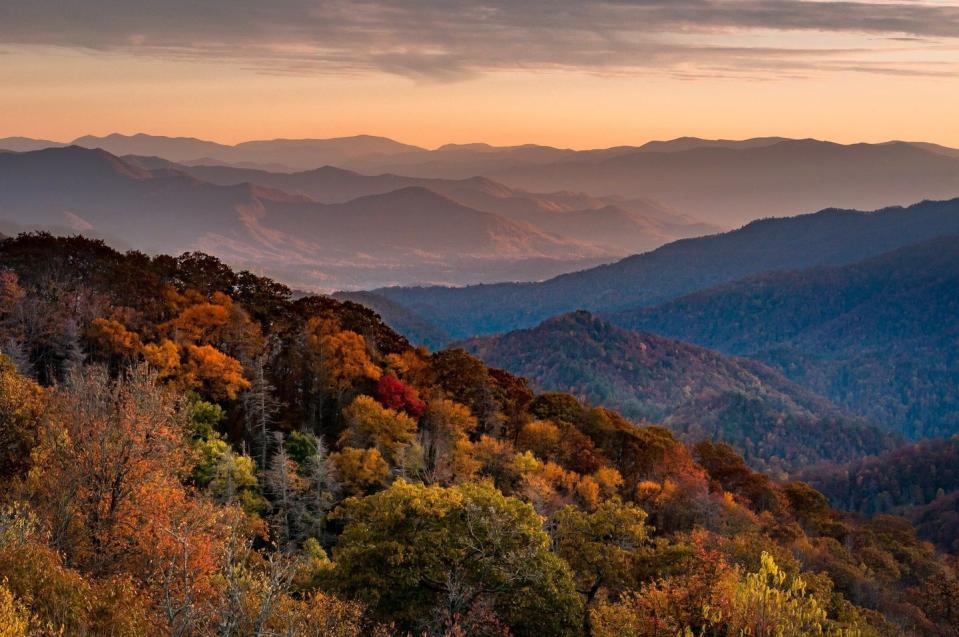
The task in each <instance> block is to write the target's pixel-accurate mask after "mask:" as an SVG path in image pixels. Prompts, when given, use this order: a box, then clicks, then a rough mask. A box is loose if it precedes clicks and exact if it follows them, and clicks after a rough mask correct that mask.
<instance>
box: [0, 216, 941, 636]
mask: <svg viewBox="0 0 959 637" xmlns="http://www.w3.org/2000/svg"><path fill="white" fill-rule="evenodd" d="M68 299H69V300H70V302H69V303H67V302H65V301H66V300H68ZM0 347H2V348H3V352H4V356H3V357H0V478H2V479H3V481H4V484H5V488H4V490H3V492H2V493H0V626H2V627H3V628H2V630H6V631H7V633H4V634H10V635H16V636H19V635H81V636H84V635H135V636H139V635H155V634H158V635H179V636H184V637H186V636H207V635H210V636H212V635H257V636H261V635H262V636H267V635H291V636H299V635H324V636H335V637H353V636H359V635H374V636H376V637H380V636H383V637H385V636H386V635H417V636H419V635H428V636H434V635H435V636H443V637H446V636H449V637H453V636H460V635H464V636H465V635H480V636H490V637H493V636H496V637H506V636H507V635H514V636H516V637H523V636H531V635H535V636H537V637H539V636H541V635H570V636H579V635H592V636H596V637H599V636H612V635H636V636H643V637H646V636H655V637H660V636H661V637H675V636H676V635H683V636H684V637H685V636H687V635H693V636H698V635H711V636H719V635H723V636H725V635H730V636H731V635H743V634H750V635H782V636H786V635H807V634H823V635H864V636H865V635H890V636H891V635H900V634H907V635H923V636H926V635H928V636H934V635H946V636H954V635H955V634H956V633H955V630H954V626H955V618H956V615H955V604H954V603H953V602H954V599H955V595H956V592H957V589H956V584H955V583H956V577H955V563H954V561H950V560H949V559H946V558H945V557H944V556H943V555H941V554H938V553H936V552H935V550H934V549H933V548H932V547H931V546H930V545H928V544H925V543H923V542H920V541H918V540H917V539H916V537H915V533H914V530H913V529H912V527H911V526H910V525H909V524H908V523H907V522H905V521H904V520H902V519H901V518H892V517H889V516H887V517H877V518H874V519H872V520H869V521H863V520H861V519H858V518H856V517H853V516H851V515H847V514H843V513H840V512H838V511H837V510H835V509H833V508H831V507H830V506H829V504H828V501H827V500H826V499H825V497H824V496H822V495H821V494H820V493H819V492H817V491H815V490H814V489H812V488H811V487H809V486H808V485H805V484H803V483H795V482H793V483H782V482H779V481H777V480H775V479H773V478H770V477H768V476H765V475H763V474H760V473H757V472H755V471H753V470H752V469H750V468H749V467H748V466H747V465H746V464H745V463H744V462H743V460H742V458H740V457H739V456H738V455H736V454H735V453H734V452H732V450H731V449H729V448H728V447H725V446H723V445H715V444H709V443H707V444H701V445H698V446H695V447H692V448H691V447H688V446H687V445H685V444H684V443H682V442H680V441H678V440H677V439H676V438H675V437H674V436H673V434H672V433H671V432H670V431H669V430H668V429H666V428H663V427H660V426H655V425H649V424H642V425H638V424H636V423H633V422H630V421H628V420H626V419H625V418H623V417H622V416H621V415H620V414H618V413H616V412H613V411H610V410H607V409H602V408H596V407H592V406H590V405H587V404H584V403H582V402H581V401H579V400H577V399H575V398H574V397H572V396H569V395H566V394H557V393H548V394H536V393H535V392H533V391H532V390H531V389H530V388H529V386H528V385H527V383H526V382H525V381H524V380H523V379H521V378H518V377H515V376H512V375H510V374H508V373H506V372H503V371H501V370H494V369H489V368H487V367H486V366H485V365H483V364H482V363H481V362H480V361H478V360H477V359H475V358H473V357H471V356H469V355H468V354H466V353H465V352H463V351H461V350H446V351H442V352H435V353H430V352H428V351H425V350H422V349H416V348H413V347H411V346H410V344H409V343H408V342H406V341H405V339H403V338H402V337H401V336H399V335H397V334H396V333H394V332H393V331H392V330H390V329H389V328H388V327H386V326H385V325H383V324H382V322H381V321H380V320H379V318H378V317H377V316H376V315H375V314H373V313H372V312H370V311H369V310H366V309H365V308H362V307H360V306H358V305H355V304H352V303H340V302H337V301H335V300H332V299H329V298H325V297H304V298H299V299H294V298H293V295H292V294H291V293H290V291H289V290H287V289H286V288H284V287H283V286H281V285H279V284H277V283H275V282H273V281H270V280H268V279H263V278H261V277H257V276H255V275H253V274H250V273H247V272H241V273H235V272H233V271H231V270H230V269H229V268H227V267H226V266H224V265H223V264H222V263H220V262H219V261H217V260H216V259H213V258H212V257H208V256H206V255H200V254H187V255H183V256H181V257H168V256H159V257H148V256H146V255H143V254H138V253H128V254H119V253H116V252H114V251H112V250H110V249H109V248H107V247H106V246H105V245H103V244H102V243H99V242H95V241H88V240H85V239H81V238H72V239H54V238H52V237H49V236H45V235H25V236H22V237H20V238H17V239H7V240H4V241H2V242H0Z"/></svg>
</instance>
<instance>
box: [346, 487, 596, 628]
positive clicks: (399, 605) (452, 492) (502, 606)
mask: <svg viewBox="0 0 959 637" xmlns="http://www.w3.org/2000/svg"><path fill="white" fill-rule="evenodd" d="M334 515H335V516H336V517H338V518H340V519H342V520H344V521H345V522H346V526H345V528H344V530H343V534H342V535H341V536H340V540H339V542H338V543H337V545H336V549H335V552H334V562H335V564H336V573H335V577H334V581H335V582H336V583H337V585H338V586H339V587H341V589H342V590H343V592H345V593H347V594H348V595H349V596H351V597H356V598H359V599H361V600H363V601H365V602H367V603H368V604H369V605H370V606H371V608H372V609H374V610H375V611H376V612H377V613H378V614H379V615H380V616H382V617H384V618H389V619H393V620H395V621H397V622H398V623H399V624H400V625H401V626H402V627H403V628H405V629H407V630H414V629H415V630H421V629H423V628H427V629H428V630H429V629H436V628H438V627H442V626H447V625H452V624H453V623H455V621H456V618H457V617H459V616H462V615H465V614H468V613H469V612H470V611H471V610H472V609H474V608H475V607H477V606H478V605H481V604H488V605H489V607H490V608H491V609H492V611H493V613H495V615H496V617H498V618H499V619H501V620H502V621H504V622H506V623H507V624H508V625H509V626H510V628H511V630H512V631H513V632H514V633H515V634H516V635H531V634H538V635H542V634H549V635H566V634H575V633H576V632H577V630H578V625H577V624H578V617H579V612H580V602H579V598H578V595H577V594H576V591H575V588H574V585H573V581H572V576H571V573H570V571H569V567H568V566H567V565H566V564H565V563H564V562H563V561H562V560H561V559H560V558H558V557H557V556H556V555H555V554H553V553H551V552H550V551H549V536H548V535H547V534H546V532H545V531H544V530H543V526H542V520H541V518H540V517H539V516H538V515H536V513H535V511H534V510H533V508H532V507H531V506H530V505H529V504H526V503H524V502H521V501H520V500H518V499H516V498H511V497H506V496H504V495H503V494H502V493H500V492H499V491H497V490H496V489H495V488H494V487H493V486H492V485H489V484H474V483H467V484H462V485H457V486H454V487H447V488H444V487H440V486H435V485H434V486H422V485H414V484H409V483H407V482H404V481H398V482H396V483H394V484H393V485H392V486H391V487H390V488H388V489H386V490H384V491H381V492H379V493H377V494H375V495H371V496H368V497H365V498H351V499H350V500H347V502H346V503H345V505H344V506H343V507H342V508H341V509H338V510H337V511H335V512H334ZM424 621H430V624H429V625H427V626H423V622H424Z"/></svg>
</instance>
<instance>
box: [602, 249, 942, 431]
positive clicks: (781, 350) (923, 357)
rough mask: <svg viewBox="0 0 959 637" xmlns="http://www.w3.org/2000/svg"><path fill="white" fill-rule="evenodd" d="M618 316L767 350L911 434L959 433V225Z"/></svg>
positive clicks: (857, 408) (847, 402)
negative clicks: (860, 257)
mask: <svg viewBox="0 0 959 637" xmlns="http://www.w3.org/2000/svg"><path fill="white" fill-rule="evenodd" d="M612 320H614V321H615V322H616V323H617V324H619V325H621V326H624V327H627V328H631V329H644V330H651V331H654V332H657V333H660V334H664V335H667V336H670V337H673V338H679V339H682V340H686V341H689V342H693V343H697V344H700V345H703V346H706V347H711V348H715V349H717V350H720V351H723V352H726V353H729V354H734V355H740V356H750V357H752V358H755V359H757V360H760V361H763V362H765V363H767V364H769V365H772V366H774V367H776V368H778V369H779V370H781V371H782V372H783V374H785V375H786V376H787V377H789V378H791V379H792V380H794V381H796V382H797V383H799V384H801V385H803V386H805V387H807V388H809V389H811V390H813V391H816V392H818V393H820V394H822V395H824V396H827V397H829V398H831V399H832V400H833V401H834V402H836V403H838V404H840V405H842V406H844V407H846V408H847V409H849V410H850V411H853V412H855V413H858V414H861V415H862V416H865V417H867V418H868V419H869V420H871V421H873V422H875V423H877V424H882V425H883V426H885V427H886V428H888V429H890V430H894V431H898V432H901V433H903V434H905V435H907V436H910V437H915V438H922V437H935V436H949V435H952V434H955V433H957V432H959V410H957V409H956V405H957V404H959V393H957V389H956V388H957V386H959V236H955V235H953V236H946V237H941V238H937V239H933V240H930V241H926V242H922V243H919V244H916V245H912V246H908V247H905V248H901V249H899V250H895V251H892V252H890V253H887V254H883V255H880V256H877V257H874V258H871V259H867V260H865V261H862V262H859V263H855V264H852V265H847V266H843V267H830V268H825V267H822V268H815V269H809V270H802V271H795V272H779V273H770V274H764V275H761V276H757V277H753V278H748V279H745V280H743V281H738V282H735V283H731V284H728V285H723V286H719V287H716V288H714V289H709V290H705V291H701V292H697V293H694V294H691V295H688V296H684V297H682V298H679V299H677V300H674V301H672V302H669V303H666V304H663V305H661V306H658V307H654V308H646V309H637V310H633V311H627V312H621V313H618V314H615V315H613V316H612Z"/></svg>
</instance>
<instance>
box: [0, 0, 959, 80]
mask: <svg viewBox="0 0 959 637" xmlns="http://www.w3.org/2000/svg"><path fill="white" fill-rule="evenodd" d="M777 34H789V37H785V36H784V37H783V38H782V41H781V42H779V41H777ZM796 34H799V35H798V37H797V36H796ZM875 36H880V37H875ZM796 40H799V42H798V43H796V42H795V41H796ZM787 42H788V44H787ZM957 42H959V4H952V3H944V2H931V1H902V2H888V1H872V2H865V1H864V2H833V1H828V0H816V1H813V0H804V1H797V0H772V1H759V0H609V1H602V2H600V1H596V0H496V1H488V0H487V1H483V0H476V1H470V0H366V1H358V2H352V1H349V2H348V1H345V0H272V1H271V2H262V1H261V0H163V1H161V2H155V1H151V2H145V1H142V0H29V1H23V2H2V3H0V44H2V45H6V46H7V47H10V46H15V45H22V44H30V45H38V44H39V45H53V46H63V47H74V48H85V49H92V50H97V51H105V52H117V53H122V54H130V55H147V56H160V57H169V58H177V59H182V58H185V59H204V60H210V59H212V60H223V61H229V62H232V63H239V64H241V65H244V66H247V67H252V68H255V69H257V70H261V71H264V72H271V73H350V74H366V73H372V72H386V73H392V74H397V75H402V76H407V77H411V78H415V79H427V80H438V81H450V80H458V79H464V78H469V77H472V76H475V75H477V74H482V73H485V72H490V71H498V70H517V69H520V70H533V71H538V70H550V69H573V70H580V71H586V72H593V73H638V72H642V73H652V72H656V73H667V74H673V75H676V76H702V75H717V76H719V75H727V74H732V75H738V76H743V75H748V76H756V77H764V76H777V75H784V76H795V75H797V74H798V75H801V74H803V73H805V72H814V71H822V70H847V71H862V72H869V73H893V74H909V75H915V74H918V75H924V74H931V75H937V74H942V73H949V72H950V69H944V68H943V67H942V64H943V57H945V58H946V60H945V61H946V62H947V63H951V64H953V66H952V67H951V69H952V70H954V69H955V64H956V63H957V60H959V56H957V55H956V51H955V48H952V47H954V46H955V44H956V43H957ZM943 43H945V44H943ZM896 47H898V49H897V50H900V51H902V50H904V48H905V49H908V53H909V61H908V62H902V61H900V60H897V59H896V58H895V57H890V56H889V53H890V50H892V49H895V48H896ZM909 47H911V48H909ZM935 47H943V48H942V49H941V50H946V51H948V53H947V54H946V55H945V56H944V55H943V54H942V53H941V52H940V53H939V54H937V55H936V56H931V57H930V62H932V61H936V64H932V63H930V64H928V65H927V64H924V63H923V60H922V59H919V60H916V59H915V58H916V52H917V51H918V52H920V53H921V52H922V51H924V50H928V49H933V48H935ZM920 57H921V56H920Z"/></svg>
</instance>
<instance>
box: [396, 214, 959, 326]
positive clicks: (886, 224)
mask: <svg viewBox="0 0 959 637" xmlns="http://www.w3.org/2000/svg"><path fill="white" fill-rule="evenodd" d="M956 233H959V199H955V200H950V201H940V202H933V201H926V202H922V203H919V204H915V205H912V206H909V207H908V208H898V207H897V208H886V209H882V210H877V211H874V212H861V211H857V210H836V209H827V210H823V211H821V212H818V213H815V214H809V215H800V216H797V217H790V218H786V219H764V220H760V221H755V222H753V223H750V224H748V225H747V226H744V227H743V228H740V229H739V230H736V231H733V232H727V233H723V234H717V235H712V236H707V237H701V238H698V239H684V240H681V241H676V242H674V243H671V244H668V245H665V246H663V247H661V248H658V249H656V250H653V251H651V252H647V253H644V254H639V255H635V256H631V257H627V258H626V259H623V260H621V261H618V262H616V263H613V264H609V265H603V266H599V267H596V268H592V269H589V270H584V271H580V272H575V273H571V274H566V275H561V276H558V277H555V278H553V279H550V280H548V281H543V282H540V283H502V284H495V285H477V286H468V287H463V288H450V287H407V288H386V289H381V290H378V291H377V293H378V294H380V295H382V296H386V297H388V298H389V299H391V300H392V301H394V302H397V303H399V304H400V305H402V306H404V307H406V308H408V309H409V310H411V311H413V312H415V313H416V314H418V315H420V316H423V317H429V320H430V322H432V323H433V324H434V325H436V326H437V327H439V328H441V329H443V330H444V331H446V332H448V333H449V334H450V335H451V336H452V337H453V338H468V337H470V336H474V335H482V334H492V333H497V332H506V331H510V330H514V329H518V328H524V327H530V326H532V325H536V324H537V323H539V322H540V321H542V320H544V319H546V318H549V317H550V316H555V315H557V314H562V313H565V312H570V311H573V310H577V309H586V310H590V311H595V312H607V313H612V312H617V311H623V310H627V309H633V308H637V307H642V306H652V305H659V304H662V303H664V302H667V301H670V300H673V299H675V298H678V297H680V296H683V295H685V294H689V293H691V292H694V291H697V290H702V289H705V288H710V287H713V286H716V285H720V284H723V283H728V282H732V281H735V280H737V279H741V278H744V277H748V276H750V275H755V274H759V273H762V272H768V271H776V270H795V269H802V268H810V267H816V266H839V265H845V264H851V263H855V262H857V261H860V260H862V259H866V258H869V257H872V256H876V255H879V254H882V253H884V252H888V251H890V250H894V249H896V248H899V247H902V246H906V245H909V244H912V243H917V242H920V241H924V240H927V239H931V238H934V237H938V236H944V235H949V234H956Z"/></svg>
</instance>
